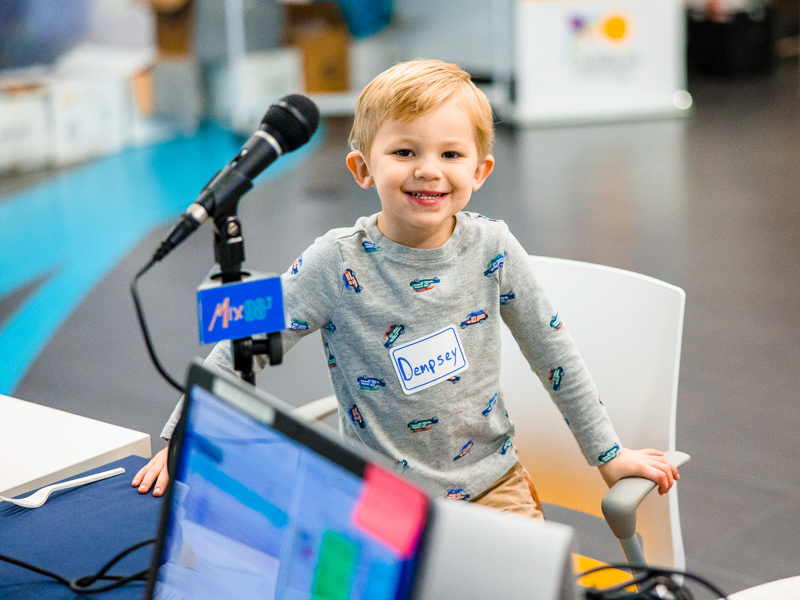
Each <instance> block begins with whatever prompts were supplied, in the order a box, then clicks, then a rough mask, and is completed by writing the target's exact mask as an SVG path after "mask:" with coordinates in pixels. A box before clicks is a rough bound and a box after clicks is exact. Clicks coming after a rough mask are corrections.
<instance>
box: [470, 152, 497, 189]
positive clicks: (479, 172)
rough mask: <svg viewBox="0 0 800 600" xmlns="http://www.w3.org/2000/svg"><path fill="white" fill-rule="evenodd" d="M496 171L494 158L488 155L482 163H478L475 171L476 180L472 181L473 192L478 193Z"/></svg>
mask: <svg viewBox="0 0 800 600" xmlns="http://www.w3.org/2000/svg"><path fill="white" fill-rule="evenodd" d="M493 170H494V156H492V155H491V154H487V155H486V158H484V159H483V160H482V161H481V162H479V163H478V168H477V169H475V178H474V179H473V180H472V191H473V192H477V191H478V190H479V189H480V187H481V186H482V185H483V182H484V181H486V178H487V177H488V176H489V175H490V174H491V172H492V171H493Z"/></svg>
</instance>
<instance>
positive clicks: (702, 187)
mask: <svg viewBox="0 0 800 600" xmlns="http://www.w3.org/2000/svg"><path fill="white" fill-rule="evenodd" d="M690 91H691V92H692V94H693V96H694V99H695V105H694V108H693V112H692V114H691V116H690V117H689V118H687V119H683V120H659V121H648V122H635V123H619V124H611V125H609V124H606V125H594V126H575V127H563V128H549V129H530V130H516V131H515V130H513V129H511V128H507V127H502V126H501V127H500V129H499V131H498V145H497V148H496V152H495V155H496V158H497V161H498V162H497V169H496V171H495V173H494V174H493V175H492V176H491V177H490V178H489V180H488V182H487V184H486V185H485V186H484V188H483V189H482V190H481V191H480V192H479V193H478V194H477V195H475V196H474V197H473V201H472V202H471V205H470V208H471V209H473V210H477V211H479V212H482V213H484V214H488V215H491V216H492V217H495V218H499V219H504V220H507V221H508V222H509V223H510V224H511V225H512V231H514V232H515V233H516V235H517V236H518V237H519V239H520V240H521V241H522V243H523V244H524V245H525V247H526V248H527V249H528V251H529V252H531V253H532V254H544V255H551V256H559V257H565V258H572V259H579V260H585V261H589V262H596V263H603V264H608V265H612V266H615V267H621V268H624V269H630V270H634V271H639V272H642V273H645V274H647V275H651V276H654V277H657V278H660V279H663V280H666V281H668V282H670V283H673V284H676V285H678V286H681V287H683V288H684V289H685V290H686V293H687V311H686V323H685V335H684V349H683V361H682V371H681V389H680V397H679V411H678V420H679V423H678V442H679V443H678V445H679V448H680V449H682V450H684V451H686V452H689V453H690V454H691V455H692V457H693V458H692V461H691V462H690V463H689V465H687V467H686V468H685V469H684V470H683V478H682V480H681V484H680V503H681V514H682V523H683V532H684V537H685V545H686V552H687V563H688V567H689V569H691V570H692V571H695V572H698V573H699V574H702V575H704V576H706V577H708V578H709V579H711V580H712V581H714V582H715V583H717V584H718V585H719V586H721V587H722V588H723V589H724V590H726V591H729V592H733V591H736V590H740V589H743V588H746V587H749V586H752V585H755V584H758V583H762V582H765V581H769V580H773V579H776V578H780V577H785V576H790V575H796V574H800V541H798V539H797V530H796V529H795V527H796V526H797V525H796V524H797V523H798V522H800V486H799V485H798V483H797V482H798V481H799V480H800V461H798V460H797V458H796V457H797V455H798V454H799V453H800V441H799V440H800V436H798V431H799V430H800V410H798V408H797V400H798V396H800V343H798V340H800V96H798V65H797V63H796V62H788V63H784V64H783V65H781V67H780V68H779V69H778V70H777V71H776V72H774V73H772V74H770V75H767V76H762V77H755V78H747V79H741V80H734V81H729V80H713V79H700V80H693V81H691V85H690ZM348 128H349V123H348V122H347V120H334V121H330V122H329V123H328V130H329V136H328V138H327V142H326V143H325V146H324V147H323V149H322V150H321V151H320V152H319V153H318V154H317V155H315V156H314V157H312V159H311V160H309V161H308V162H307V163H305V165H304V166H303V168H302V169H301V170H296V171H294V172H291V173H288V174H286V175H283V176H281V177H280V178H278V179H276V180H274V181H273V182H270V183H269V184H268V185H266V186H264V187H261V188H259V189H257V190H255V191H253V192H252V193H251V194H250V195H249V196H248V197H247V198H246V199H245V200H244V201H243V202H242V205H241V209H240V216H241V218H242V221H243V223H244V227H245V236H246V245H247V252H248V256H249V257H250V259H249V261H248V263H247V264H248V265H249V266H250V267H252V268H258V269H261V270H272V271H277V272H280V271H282V270H283V269H284V268H285V267H286V266H287V265H288V264H290V263H291V261H292V260H293V259H294V258H295V257H296V256H297V255H298V254H299V253H300V252H302V250H303V249H304V248H305V247H306V246H307V245H308V244H309V243H310V242H311V241H312V240H313V238H314V237H315V236H317V235H321V234H322V233H324V232H325V231H327V230H328V229H329V228H330V227H333V226H344V225H351V224H352V223H353V222H354V221H355V219H356V218H357V217H358V216H360V215H362V214H370V213H372V212H376V211H377V210H378V202H377V197H376V196H375V195H374V192H373V191H366V192H365V191H362V190H360V189H359V188H357V187H356V186H355V184H354V183H353V181H352V178H351V177H350V175H349V173H347V171H346V170H345V167H344V154H345V151H346V150H345V138H346V133H347V130H348ZM26 181H28V180H27V179H25V178H22V179H20V180H18V181H17V182H13V181H5V182H3V183H4V186H3V187H2V188H0V190H5V193H9V191H12V190H14V189H15V188H19V187H24V185H26ZM202 183H203V182H198V187H200V185H201V184H202ZM190 200H191V199H187V204H188V201H190ZM0 201H1V200H0ZM162 235H163V231H159V232H155V233H153V234H152V235H151V236H149V238H148V239H146V240H145V241H144V242H143V243H141V244H140V245H139V246H138V247H137V248H135V250H134V251H133V252H131V253H130V254H129V255H128V256H127V257H126V258H125V260H124V261H122V263H121V264H119V265H118V267H117V268H116V269H115V270H114V271H113V272H112V273H111V274H110V275H108V276H107V277H106V278H105V279H104V280H103V281H102V282H101V284H100V285H98V287H97V288H96V290H95V291H94V292H93V293H92V294H91V295H90V297H89V298H87V299H86V301H84V302H83V304H82V305H81V306H80V307H79V308H78V310H77V311H76V312H75V313H74V314H73V315H72V316H71V317H70V319H69V320H68V321H67V322H66V324H65V325H64V326H63V327H62V328H61V330H59V332H58V333H57V334H56V335H55V336H54V337H53V339H52V341H51V342H50V343H49V344H48V346H47V347H46V348H45V350H44V351H43V353H42V354H41V355H40V357H39V359H38V360H37V361H36V363H35V364H34V366H33V367H32V368H31V370H30V371H29V372H28V373H27V375H26V376H25V378H24V379H23V381H22V382H21V384H20V385H19V387H18V388H17V389H16V390H15V395H16V396H18V397H20V398H23V399H29V400H33V401H36V402H40V403H42V404H46V405H50V406H54V407H57V408H61V409H64V410H68V411H72V412H75V413H79V414H84V415H87V416H91V417H95V418H98V419H102V420H106V421H110V422H113V423H117V424H119V425H123V426H126V427H131V428H134V429H138V430H142V431H146V432H148V433H150V434H151V436H153V438H154V440H156V445H157V444H158V441H157V440H158V434H159V432H160V428H161V425H162V424H163V422H164V420H165V419H166V418H167V416H168V415H169V413H170V411H171V409H172V406H173V404H174V402H175V400H176V397H175V393H174V392H173V390H172V389H171V388H170V387H169V386H168V385H167V384H166V383H164V382H163V381H162V380H161V379H160V378H159V376H158V375H157V373H156V372H155V370H154V369H153V367H152V366H151V364H150V362H149V359H148V356H147V354H146V352H145V349H144V346H143V344H142V341H141V336H140V334H139V331H138V328H137V324H136V321H135V316H134V311H133V307H132V303H131V301H130V296H129V292H128V285H129V282H130V280H131V278H132V276H133V274H134V273H135V272H136V271H137V270H138V269H139V268H140V267H141V266H143V265H144V264H145V262H146V260H147V259H148V258H149V256H150V254H151V253H152V251H153V249H154V248H155V247H156V245H157V242H158V241H159V240H160V238H161V236H162ZM210 237H211V233H210V230H209V229H204V230H201V231H200V232H198V233H197V234H195V236H194V237H192V238H190V240H189V241H187V242H186V243H185V244H184V245H183V246H181V247H180V248H179V249H178V250H176V251H175V252H174V253H173V254H172V255H171V256H170V257H169V259H167V260H165V261H164V262H163V263H161V264H159V266H157V267H156V268H154V269H153V271H152V272H151V273H150V274H148V275H147V276H146V277H145V278H144V279H143V280H142V284H141V293H142V297H143V299H144V302H145V307H146V310H147V315H148V318H149V322H150V326H151V328H152V330H153V334H154V338H155V342H156V347H157V349H158V352H159V355H160V356H161V357H162V360H163V362H164V364H165V365H166V367H167V369H168V370H169V371H170V372H172V373H173V374H175V375H176V376H178V377H181V376H182V373H183V371H184V369H185V366H186V364H187V362H188V361H189V360H190V359H191V357H192V356H196V355H203V354H204V353H205V352H206V351H207V349H206V348H201V347H198V346H197V341H196V339H197V338H196V329H195V328H196V325H195V317H194V310H195V308H194V291H195V289H196V287H197V285H198V284H199V282H200V281H201V280H202V279H203V277H204V276H205V274H206V272H207V270H208V268H209V267H210V265H211V262H212V254H211V239H210ZM29 291H30V288H29V289H28V290H22V291H20V292H18V293H16V294H14V295H13V296H12V297H10V298H6V299H4V300H3V301H2V302H0V319H2V318H3V315H7V314H8V312H9V311H10V310H11V308H12V307H13V305H14V304H15V303H17V302H19V301H20V300H21V299H22V298H24V296H25V294H26V293H27V292H29ZM326 373H327V369H326V368H325V363H324V358H323V355H322V351H321V348H320V347H319V344H318V343H317V342H316V341H315V340H314V341H312V340H306V341H304V342H303V343H301V345H300V346H298V348H297V349H296V350H294V351H293V352H292V353H291V354H290V355H289V356H287V358H286V360H285V363H284V365H283V366H281V367H278V368H273V369H271V370H269V371H267V372H265V373H263V374H262V375H260V376H259V377H260V378H259V385H260V386H261V387H264V388H266V389H269V390H270V391H271V392H273V393H274V394H276V395H278V396H280V397H283V398H284V399H286V400H288V401H290V402H292V403H294V404H300V403H302V402H304V401H306V400H308V399H311V398H316V397H319V396H322V395H325V394H327V393H329V390H330V385H329V383H328V380H327V374H326Z"/></svg>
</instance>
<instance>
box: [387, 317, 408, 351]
mask: <svg viewBox="0 0 800 600" xmlns="http://www.w3.org/2000/svg"><path fill="white" fill-rule="evenodd" d="M405 330H406V327H405V325H398V324H397V323H392V324H391V325H389V329H387V330H386V333H384V334H383V339H384V340H385V343H384V344H383V345H384V347H386V348H391V347H392V346H393V345H394V343H395V342H396V341H397V338H399V337H400V336H401V335H402V334H403V332H404V331H405Z"/></svg>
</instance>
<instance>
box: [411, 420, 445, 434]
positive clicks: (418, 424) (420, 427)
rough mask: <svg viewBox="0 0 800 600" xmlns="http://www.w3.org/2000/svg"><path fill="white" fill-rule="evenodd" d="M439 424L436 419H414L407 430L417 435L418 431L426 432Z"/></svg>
mask: <svg viewBox="0 0 800 600" xmlns="http://www.w3.org/2000/svg"><path fill="white" fill-rule="evenodd" d="M438 422H439V419H438V417H431V418H430V419H414V420H413V421H411V422H410V423H409V424H408V430H409V431H410V432H411V433H419V432H420V431H428V430H429V429H430V428H431V427H433V426H434V425H436V423H438Z"/></svg>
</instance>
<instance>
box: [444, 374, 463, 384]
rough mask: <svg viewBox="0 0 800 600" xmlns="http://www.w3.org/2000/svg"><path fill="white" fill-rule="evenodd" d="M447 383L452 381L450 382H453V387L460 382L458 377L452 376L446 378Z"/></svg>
mask: <svg viewBox="0 0 800 600" xmlns="http://www.w3.org/2000/svg"><path fill="white" fill-rule="evenodd" d="M447 381H452V382H453V385H455V384H457V383H458V382H459V381H461V377H459V376H458V375H453V376H452V377H448V378H447Z"/></svg>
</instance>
